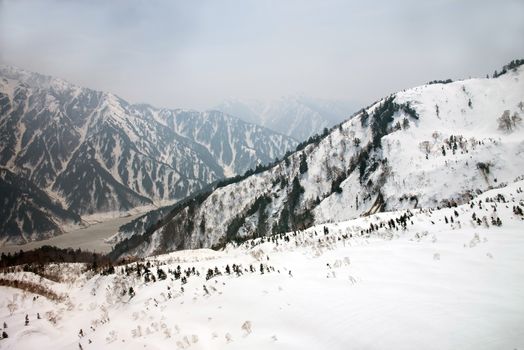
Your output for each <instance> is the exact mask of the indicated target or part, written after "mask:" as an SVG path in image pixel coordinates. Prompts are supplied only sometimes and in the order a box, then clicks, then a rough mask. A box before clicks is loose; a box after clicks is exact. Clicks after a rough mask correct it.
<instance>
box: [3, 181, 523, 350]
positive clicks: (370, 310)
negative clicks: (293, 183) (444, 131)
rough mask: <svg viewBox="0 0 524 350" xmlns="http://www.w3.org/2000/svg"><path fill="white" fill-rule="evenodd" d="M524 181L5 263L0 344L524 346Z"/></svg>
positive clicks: (28, 346) (62, 346) (18, 346)
mask: <svg viewBox="0 0 524 350" xmlns="http://www.w3.org/2000/svg"><path fill="white" fill-rule="evenodd" d="M523 188H524V181H523V180H521V181H518V182H515V183H511V184H509V185H508V186H506V187H504V188H500V189H493V190H490V191H487V192H485V193H483V194H481V195H480V196H478V197H477V198H475V199H474V200H472V201H471V202H469V203H467V204H463V205H459V206H457V207H453V208H441V209H438V210H423V209H414V210H409V211H408V210H401V211H395V212H388V213H378V214H374V215H370V216H367V217H363V218H358V219H354V220H350V221H346V222H339V223H336V224H326V225H321V226H314V227H311V228H309V229H307V230H304V231H299V232H289V233H287V234H279V235H276V236H273V237H269V238H257V239H254V240H248V241H246V242H245V243H244V244H242V245H240V246H238V247H232V246H231V245H229V246H228V247H226V249H224V250H222V251H212V250H209V249H201V250H187V251H180V252H174V253H170V254H166V255H161V256H155V257H148V258H146V259H144V260H140V261H135V262H132V263H128V264H123V265H119V266H115V267H114V268H107V267H104V268H98V270H93V269H91V268H90V267H89V266H90V265H91V264H80V263H58V264H43V265H41V264H35V265H31V264H22V265H18V266H12V267H9V268H5V269H4V271H2V277H1V278H0V303H2V304H1V305H2V306H4V307H1V308H0V324H3V323H4V322H5V324H6V329H4V330H3V331H5V332H6V334H8V338H4V339H0V344H1V345H0V346H1V347H2V349H9V350H11V349H16V350H22V349H35V348H39V347H42V346H41V344H50V343H52V348H53V349H57V350H61V349H72V348H80V347H82V348H83V349H89V348H93V349H121V348H122V346H123V345H124V344H125V347H126V349H144V348H148V349H149V348H151V349H171V348H179V349H326V348H328V349H348V348H357V349H370V350H371V349H373V350H374V349H389V348H393V349H413V350H415V349H421V348H422V349H475V350H479V349H486V350H491V349H521V348H523V347H524V333H523V332H522V331H520V330H521V328H522V324H523V323H524V303H522V296H523V295H524V254H522V251H523V249H524V236H523V234H522V232H523V230H522V228H523V225H524V217H523V216H522V210H523V208H524V192H523V191H522V189H523ZM517 208H520V211H519V209H517ZM486 209H487V210H486ZM474 217H476V218H477V219H478V220H474V219H473V218H474ZM42 253H43V252H42ZM69 254H70V255H73V254H74V252H73V251H71V252H69ZM27 255H28V256H29V255H30V254H27ZM39 255H40V256H42V255H43V256H46V255H44V254H39ZM47 256H48V257H52V256H49V255H47ZM8 260H10V259H4V258H2V260H1V261H0V265H2V264H3V263H5V262H7V261H8ZM14 263H16V262H13V264H14ZM26 315H28V316H27V320H28V322H27V324H26V323H25V317H26ZM348 330H349V331H348Z"/></svg>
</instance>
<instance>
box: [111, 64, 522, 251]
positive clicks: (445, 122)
mask: <svg viewBox="0 0 524 350" xmlns="http://www.w3.org/2000/svg"><path fill="white" fill-rule="evenodd" d="M522 75H523V69H522V67H520V68H514V69H511V70H509V71H508V72H507V74H504V75H502V76H499V77H497V78H496V79H468V80H464V81H457V82H453V83H449V84H426V85H422V86H419V87H415V88H413V89H407V90H404V91H401V92H398V93H396V94H392V95H390V96H388V97H386V98H384V99H382V100H380V101H378V102H376V103H374V104H373V105H371V106H370V107H368V108H366V109H363V110H362V111H360V112H359V113H357V115H356V116H354V117H353V118H351V119H349V120H348V121H345V122H343V123H341V124H339V125H338V126H336V127H334V128H332V129H331V130H329V132H328V133H327V134H326V135H323V136H321V137H320V136H319V137H318V138H316V139H313V140H312V141H311V142H310V143H306V145H305V146H303V147H302V148H301V147H298V148H297V149H298V151H297V152H295V153H293V154H291V155H289V156H287V157H285V159H284V160H282V161H280V162H278V163H276V164H274V165H273V166H272V167H270V168H269V169H265V171H262V172H260V173H256V174H253V175H251V176H249V177H247V178H242V179H240V180H239V181H237V182H233V183H230V184H227V185H226V186H223V187H218V188H217V189H215V190H214V191H209V192H207V193H203V194H202V196H201V198H199V199H198V200H193V201H191V202H190V203H185V204H184V205H182V206H176V207H175V208H174V209H173V211H172V212H171V213H170V214H169V215H168V216H166V217H165V218H164V219H162V220H161V222H159V223H158V224H157V225H156V226H154V227H150V229H148V230H145V232H144V231H141V232H137V233H139V234H142V236H140V235H139V236H137V237H135V238H134V239H131V240H127V241H126V240H124V241H123V242H122V244H120V245H117V247H116V248H115V251H114V252H113V255H114V256H119V255H126V254H130V255H138V256H148V255H151V254H157V253H163V252H167V251H172V250H179V249H194V248H204V247H207V248H209V247H211V248H213V247H215V248H217V247H222V246H224V244H226V243H227V242H231V241H238V242H242V241H243V240H245V239H249V238H254V237H258V236H260V235H269V234H272V233H280V232H288V231H290V230H296V229H302V228H305V227H308V226H310V225H312V224H319V223H324V222H336V221H341V220H348V219H351V218H354V217H358V216H361V215H369V214H373V213H375V212H379V211H385V210H398V209H405V208H413V207H425V208H431V207H439V206H447V205H453V204H454V203H462V202H465V201H467V200H469V199H470V198H473V197H474V196H476V193H477V192H483V191H485V190H487V189H488V188H490V187H495V186H498V185H499V184H500V183H504V182H509V181H513V180H514V179H515V178H517V177H519V176H521V175H522V170H521V169H523V168H524V162H523V159H522V157H519V156H518V155H519V154H521V153H522V152H524V142H523V141H522V140H523V139H522V132H523V129H522V127H521V125H520V121H521V119H522V118H521V117H520V113H522V108H521V107H518V106H519V105H522V103H521V102H522V100H523V99H524V96H522V94H521V92H522V91H524V85H523V82H524V81H523V77H522ZM506 111H508V112H506ZM506 114H508V115H511V114H512V115H513V116H515V117H514V118H515V119H514V120H515V121H516V122H515V124H516V125H515V127H514V128H513V130H504V129H503V128H501V118H503V116H504V115H506ZM519 119H520V121H519ZM517 124H519V125H517ZM403 152H404V153H403ZM510 155H511V156H513V157H514V160H511V161H510V160H509V159H508V157H510ZM204 213H205V215H204ZM218 213H220V214H218Z"/></svg>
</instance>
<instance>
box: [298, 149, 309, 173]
mask: <svg viewBox="0 0 524 350" xmlns="http://www.w3.org/2000/svg"><path fill="white" fill-rule="evenodd" d="M299 170H300V173H301V174H304V173H306V172H307V170H308V167H307V159H306V155H305V153H302V154H301V155H300V166H299Z"/></svg>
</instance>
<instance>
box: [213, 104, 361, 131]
mask: <svg viewBox="0 0 524 350" xmlns="http://www.w3.org/2000/svg"><path fill="white" fill-rule="evenodd" d="M215 108H216V109H217V110H220V111H222V112H224V113H228V114H231V115H234V116H236V117H238V118H240V119H242V120H245V121H247V122H249V123H254V124H258V125H262V126H264V127H266V128H269V129H271V130H274V131H277V132H280V133H283V134H285V135H288V136H290V137H293V138H294V139H296V140H299V141H304V140H307V139H308V138H309V137H311V136H313V135H315V134H319V133H321V132H323V130H324V128H330V127H332V126H333V125H335V124H338V123H340V122H342V121H343V120H345V119H347V118H348V117H349V116H350V115H351V114H352V113H353V112H354V111H355V108H354V105H353V104H352V103H350V102H347V101H331V100H322V99H313V98H309V97H305V96H286V97H281V98H279V99H276V100H267V101H260V100H239V99H235V100H234V99H231V100H227V101H224V102H222V103H221V104H220V105H218V106H216V107H215Z"/></svg>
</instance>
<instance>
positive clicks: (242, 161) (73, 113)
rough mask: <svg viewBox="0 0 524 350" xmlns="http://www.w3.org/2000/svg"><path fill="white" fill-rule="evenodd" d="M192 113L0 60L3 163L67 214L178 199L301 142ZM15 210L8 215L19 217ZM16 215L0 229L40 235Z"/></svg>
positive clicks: (14, 236)
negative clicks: (10, 225) (11, 225)
mask: <svg viewBox="0 0 524 350" xmlns="http://www.w3.org/2000/svg"><path fill="white" fill-rule="evenodd" d="M187 114H190V115H191V120H182V118H181V117H178V116H180V115H185V114H184V112H183V111H178V110H177V111H171V110H165V109H158V108H154V107H151V106H147V107H145V106H143V105H131V104H129V103H127V102H126V101H124V100H122V99H121V98H119V97H117V96H115V95H113V94H110V93H104V92H98V91H93V90H90V89H85V88H80V87H77V86H74V85H72V84H70V83H67V82H65V81H63V80H60V79H56V78H52V77H47V76H43V75H40V74H36V73H30V72H27V71H24V70H21V69H17V68H13V67H8V66H0V132H1V134H2V139H1V140H0V165H1V166H3V167H5V168H6V169H8V170H9V171H11V172H13V173H14V174H16V175H17V176H20V177H22V178H24V179H25V180H27V181H30V182H32V183H34V185H35V186H38V187H40V188H42V189H43V190H44V191H45V192H46V193H47V194H48V195H49V196H50V197H51V198H53V200H54V201H57V202H58V203H60V204H61V205H62V207H63V208H64V209H65V210H68V211H69V212H70V213H73V214H75V215H91V214H96V213H107V212H114V213H115V215H119V213H120V212H125V211H128V210H130V209H132V208H134V207H137V206H143V205H152V204H161V203H172V202H175V201H178V200H180V199H182V198H185V197H186V196H187V195H189V194H191V193H194V192H195V191H197V190H199V189H201V188H202V187H204V186H205V185H206V184H209V183H211V182H214V181H216V180H218V179H221V178H223V177H224V176H234V175H236V174H240V173H243V172H245V171H246V170H248V169H250V168H254V167H255V166H256V165H257V164H259V162H270V161H272V160H273V159H275V158H277V157H279V156H282V155H283V154H284V153H285V152H287V151H290V150H292V149H294V147H295V146H296V141H294V140H293V139H291V138H289V137H287V136H284V135H281V134H277V133H274V132H272V131H270V130H268V129H265V128H262V127H259V126H255V125H252V124H248V123H245V122H242V121H241V120H239V119H236V118H233V117H230V116H225V115H223V114H222V113H218V112H216V113H208V112H205V113H201V112H187ZM172 115H176V116H177V118H175V119H172V118H171V119H170V117H169V116H172ZM217 120H218V121H219V124H220V125H221V126H222V127H223V128H225V129H226V130H227V132H228V133H227V137H224V136H225V135H224V133H223V130H218V129H217V128H216V125H217V123H218V122H217ZM210 126H211V127H210ZM189 129H190V130H191V131H192V132H191V133H189V132H185V131H186V130H189ZM217 139H218V140H220V141H221V143H220V144H219V145H218V146H219V147H218V148H217V145H216V142H215V140H217ZM44 211H45V210H44ZM12 212H13V215H14V214H15V212H14V211H12ZM13 215H11V217H2V218H1V220H2V221H5V222H7V221H8V220H11V221H13V222H14V220H13V217H12V216H13ZM19 217H21V218H22V219H20V220H19V223H20V224H19V225H17V228H16V230H8V231H5V230H2V231H1V232H0V237H6V236H7V237H8V239H9V240H11V241H13V242H16V241H24V238H23V237H22V235H20V232H24V234H26V236H27V237H29V236H30V235H31V237H32V238H38V235H39V234H40V233H42V232H40V231H39V230H31V232H29V231H27V230H26V229H25V228H24V224H25V225H26V226H27V225H29V226H31V225H32V222H31V219H30V216H29V215H25V214H20V215H19ZM49 220H51V221H55V222H56V224H57V227H60V226H62V225H63V224H64V223H65V222H64V220H62V219H61V218H60V217H57V216H51V217H50V218H49ZM33 226H34V225H33ZM54 231H55V233H60V232H61V230H59V229H56V230H54Z"/></svg>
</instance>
